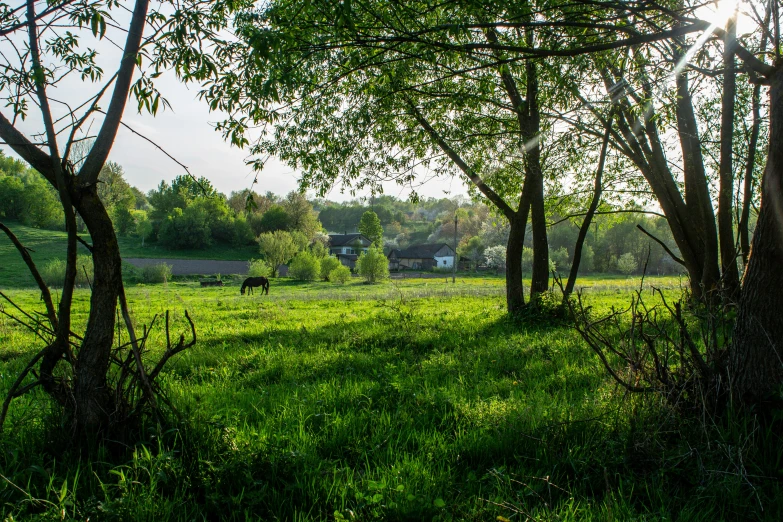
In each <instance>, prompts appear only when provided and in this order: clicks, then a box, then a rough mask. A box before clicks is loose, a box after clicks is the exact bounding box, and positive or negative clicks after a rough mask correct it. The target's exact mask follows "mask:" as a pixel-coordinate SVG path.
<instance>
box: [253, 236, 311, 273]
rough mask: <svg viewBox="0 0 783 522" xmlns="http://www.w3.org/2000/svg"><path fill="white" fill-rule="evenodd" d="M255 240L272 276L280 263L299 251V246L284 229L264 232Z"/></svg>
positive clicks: (283, 262) (285, 261)
mask: <svg viewBox="0 0 783 522" xmlns="http://www.w3.org/2000/svg"><path fill="white" fill-rule="evenodd" d="M257 241H258V245H259V249H260V251H261V254H262V255H263V256H264V259H265V260H266V261H267V262H268V263H269V267H270V268H271V269H272V277H277V270H278V269H279V268H280V265H282V264H285V263H288V262H289V261H290V260H291V259H292V258H293V257H294V256H295V255H296V253H297V252H299V251H300V246H301V245H299V244H297V241H296V239H295V238H294V237H293V236H292V235H291V234H290V233H289V232H286V231H284V230H275V231H274V232H265V233H263V234H261V235H260V236H258V239H257Z"/></svg>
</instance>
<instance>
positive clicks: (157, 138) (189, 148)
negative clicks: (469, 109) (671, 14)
mask: <svg viewBox="0 0 783 522" xmlns="http://www.w3.org/2000/svg"><path fill="white" fill-rule="evenodd" d="M734 2H736V0H722V2H721V4H720V7H719V9H717V11H719V12H721V15H718V16H717V17H716V18H718V19H723V18H724V17H725V16H727V14H728V13H730V12H731V11H732V10H733V9H732V8H733V6H734V5H735V4H734ZM704 9H705V11H706V10H713V9H714V6H707V7H705V8H704ZM705 14H706V13H705ZM120 17H121V16H120ZM704 18H708V19H709V18H711V17H710V16H709V15H707V16H704ZM714 21H715V22H717V23H720V21H719V20H714ZM746 21H747V20H743V19H742V17H741V18H740V24H739V25H740V32H741V33H742V32H743V29H744V27H743V26H744V23H743V22H746ZM81 33H82V34H81V43H82V48H84V47H88V46H89V47H94V48H96V49H97V50H98V51H99V53H100V58H101V65H102V66H103V67H104V70H105V71H106V76H107V77H108V75H110V74H111V73H112V72H113V71H114V70H116V67H117V65H118V60H119V56H120V55H119V51H118V50H117V49H116V48H115V47H113V46H112V45H110V44H109V43H107V40H106V39H104V40H101V41H98V42H96V40H95V39H94V37H93V36H92V35H91V34H89V33H88V32H86V31H85V32H81ZM115 36H117V35H115ZM42 37H45V35H42ZM117 41H120V42H121V41H123V39H122V38H121V37H120V38H117ZM137 74H138V73H137ZM95 85H96V84H85V83H82V82H81V81H79V79H78V78H76V77H74V78H69V79H68V80H67V81H65V82H63V83H61V84H60V85H58V86H57V88H50V89H49V95H50V96H51V97H52V99H53V100H54V99H60V100H66V101H68V103H70V104H71V106H78V105H79V104H80V103H82V102H83V101H84V100H86V99H87V96H89V94H90V93H92V92H95V91H96V90H97V88H96V87H95ZM156 85H157V87H158V89H159V90H160V91H161V92H162V93H163V95H164V97H166V99H168V101H169V102H170V103H171V106H172V109H171V110H165V111H163V110H161V111H159V113H158V115H157V116H155V117H152V116H150V115H149V114H146V113H143V114H139V113H138V112H137V111H136V106H135V102H134V101H133V100H129V103H128V106H127V108H126V110H125V115H124V118H123V121H124V122H125V123H126V124H128V125H129V126H131V127H132V128H134V129H135V130H136V131H138V132H140V133H142V134H144V135H145V136H147V137H148V138H150V139H151V140H153V141H154V142H156V143H157V144H158V145H160V146H161V147H163V148H164V149H165V150H166V151H167V152H168V153H169V154H171V155H172V156H173V157H174V158H176V159H177V160H178V161H180V162H182V163H183V164H185V165H186V166H187V167H189V169H190V172H191V173H192V174H193V175H194V176H196V177H199V176H204V177H206V178H208V179H209V180H211V181H212V183H213V185H214V186H215V187H216V188H217V189H218V190H219V191H221V192H223V193H225V194H228V193H230V192H231V191H233V190H241V189H245V188H250V187H251V183H252V181H253V178H254V173H253V172H252V169H251V168H250V167H248V166H247V165H245V163H244V160H245V159H246V156H247V153H246V151H243V150H239V149H237V148H234V147H231V146H230V145H229V144H227V143H226V142H224V141H223V139H222V136H221V135H220V134H219V133H218V132H216V131H215V130H214V128H213V125H214V123H215V122H216V121H219V120H220V119H221V115H220V114H216V113H210V112H209V110H208V108H207V106H206V104H205V103H203V102H201V101H198V100H197V99H196V94H197V92H198V87H197V86H190V87H188V86H185V85H184V84H182V83H180V82H179V81H177V79H176V78H175V77H174V75H173V74H168V75H163V76H162V77H161V78H159V79H157V80H156ZM102 105H103V106H104V107H105V106H106V105H108V99H107V98H104V102H103V104H102ZM0 110H2V111H3V114H5V115H6V116H7V117H9V118H10V117H11V114H10V111H9V110H8V109H7V108H4V107H3V108H0ZM53 110H55V111H60V114H63V108H62V106H58V105H56V104H55V105H54V106H53ZM58 115H59V114H58ZM99 123H100V115H99V117H98V118H96V120H95V122H94V123H93V127H92V131H93V134H94V132H95V130H96V129H97V128H98V124H99ZM19 127H20V129H21V130H22V131H23V132H25V133H26V134H27V135H28V136H30V135H31V134H32V133H35V132H40V130H41V128H42V125H41V123H40V115H39V114H38V113H37V112H36V111H35V110H34V108H33V110H31V112H30V115H29V117H28V118H27V121H25V122H23V123H22V124H20V125H19ZM0 148H2V149H3V150H4V151H5V152H6V153H7V154H10V155H14V154H13V152H12V151H11V150H10V148H9V147H7V146H4V145H0ZM109 159H110V160H111V161H115V162H117V163H119V164H120V165H122V167H123V168H124V170H125V173H126V179H127V180H128V182H129V183H131V184H132V185H134V186H136V187H138V188H139V189H141V190H142V191H144V192H147V191H149V190H150V189H153V188H155V187H156V186H157V185H158V183H160V181H161V180H166V181H171V180H172V179H173V178H174V177H175V176H177V175H180V174H184V171H183V169H182V168H181V167H180V166H178V165H177V164H176V163H175V162H173V161H172V160H170V159H169V158H167V157H166V156H165V155H164V154H163V153H162V152H161V151H159V150H158V149H156V148H155V147H154V146H153V145H151V144H150V143H148V142H146V141H144V140H143V139H142V138H139V137H138V136H135V135H134V134H132V133H131V132H130V131H128V130H127V129H124V128H120V131H119V133H118V136H117V140H116V142H115V144H114V147H113V149H112V153H111V156H110V158H109ZM298 177H299V174H298V173H297V172H295V171H293V170H292V169H291V168H289V167H288V166H286V165H283V164H281V163H279V162H277V161H275V160H274V159H272V160H270V161H269V162H268V163H267V165H266V167H265V168H264V170H263V172H261V173H260V174H259V177H258V179H259V183H258V184H257V185H256V186H255V187H253V188H254V190H256V191H257V192H261V193H263V192H266V191H271V192H274V193H276V194H280V195H284V194H286V193H288V192H289V191H291V190H294V189H296V188H297V179H298ZM384 190H385V193H386V194H389V195H393V196H397V197H400V198H406V197H408V195H409V194H410V188H403V187H400V186H398V185H396V184H394V183H388V184H385V185H384ZM416 190H417V192H418V193H419V195H421V196H423V197H444V196H445V197H449V196H454V195H458V194H462V195H464V194H466V192H467V190H466V187H465V186H464V185H463V183H462V181H461V180H460V179H458V178H440V179H432V180H430V181H428V182H427V183H426V184H424V185H422V186H418V187H416ZM311 195H312V194H311ZM362 196H369V194H367V193H357V194H356V197H362ZM327 197H328V198H329V199H332V200H336V201H344V200H347V199H353V197H354V196H351V195H350V194H348V193H346V194H340V191H339V188H335V189H333V190H332V192H331V193H330V194H328V195H327Z"/></svg>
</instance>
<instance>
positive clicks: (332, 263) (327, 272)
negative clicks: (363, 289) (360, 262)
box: [321, 256, 351, 281]
mask: <svg viewBox="0 0 783 522" xmlns="http://www.w3.org/2000/svg"><path fill="white" fill-rule="evenodd" d="M340 266H343V265H342V264H341V263H340V260H339V259H337V258H336V257H334V256H326V257H324V258H323V259H321V279H323V280H324V281H331V280H332V276H331V274H332V271H333V270H334V269H335V268H337V267H340ZM346 268H348V267H346ZM350 275H351V270H350V269H348V276H349V277H350Z"/></svg>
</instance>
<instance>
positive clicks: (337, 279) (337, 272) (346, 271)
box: [329, 264, 351, 285]
mask: <svg viewBox="0 0 783 522" xmlns="http://www.w3.org/2000/svg"><path fill="white" fill-rule="evenodd" d="M350 278H351V269H350V268H348V267H347V266H345V265H343V264H340V266H338V267H336V268H334V269H333V270H332V271H331V272H329V281H331V282H332V283H340V284H341V285H344V284H345V283H346V282H347V281H348V280H349V279H350Z"/></svg>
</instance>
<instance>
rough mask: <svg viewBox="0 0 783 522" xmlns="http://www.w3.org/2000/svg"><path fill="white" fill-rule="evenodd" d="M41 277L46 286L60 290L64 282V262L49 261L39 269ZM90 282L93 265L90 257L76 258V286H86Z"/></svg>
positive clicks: (57, 260)
mask: <svg viewBox="0 0 783 522" xmlns="http://www.w3.org/2000/svg"><path fill="white" fill-rule="evenodd" d="M41 277H43V280H44V281H45V282H46V284H47V285H49V286H51V287H55V288H62V286H63V282H64V281H65V260H64V259H51V260H49V261H48V262H47V263H46V264H45V265H44V266H43V268H42V269H41ZM88 277H89V282H92V278H93V265H92V257H90V256H79V257H77V258H76V286H87V285H88V284H89V282H88V280H87V278H88Z"/></svg>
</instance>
